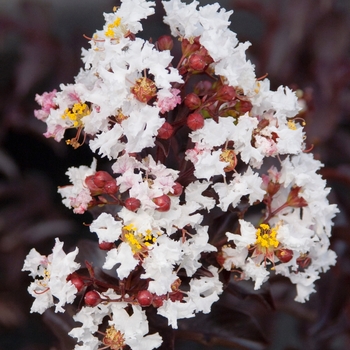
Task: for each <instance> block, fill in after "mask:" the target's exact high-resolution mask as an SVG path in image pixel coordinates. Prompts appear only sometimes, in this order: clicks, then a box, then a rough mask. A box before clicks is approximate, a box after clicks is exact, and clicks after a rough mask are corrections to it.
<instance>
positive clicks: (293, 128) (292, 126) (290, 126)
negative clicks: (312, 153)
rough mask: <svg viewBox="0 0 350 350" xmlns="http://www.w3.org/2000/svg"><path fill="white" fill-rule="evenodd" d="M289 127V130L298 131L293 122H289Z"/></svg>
mask: <svg viewBox="0 0 350 350" xmlns="http://www.w3.org/2000/svg"><path fill="white" fill-rule="evenodd" d="M287 125H288V128H289V129H291V130H296V129H297V127H296V125H295V123H294V121H293V120H288V124H287Z"/></svg>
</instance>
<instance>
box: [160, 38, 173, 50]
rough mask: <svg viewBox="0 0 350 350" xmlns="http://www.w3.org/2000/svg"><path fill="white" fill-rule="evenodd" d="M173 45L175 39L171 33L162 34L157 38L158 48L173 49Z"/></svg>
mask: <svg viewBox="0 0 350 350" xmlns="http://www.w3.org/2000/svg"><path fill="white" fill-rule="evenodd" d="M173 46H174V41H173V38H172V37H171V36H170V35H162V36H161V37H160V38H159V39H158V40H157V48H158V50H159V51H164V50H171V49H172V48H173Z"/></svg>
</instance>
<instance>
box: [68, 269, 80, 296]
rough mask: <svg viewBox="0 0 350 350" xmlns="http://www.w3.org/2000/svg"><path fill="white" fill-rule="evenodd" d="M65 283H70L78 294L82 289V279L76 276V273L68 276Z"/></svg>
mask: <svg viewBox="0 0 350 350" xmlns="http://www.w3.org/2000/svg"><path fill="white" fill-rule="evenodd" d="M67 281H71V282H72V284H73V285H74V287H75V288H76V289H77V291H78V292H80V291H81V290H82V289H83V288H84V281H83V279H82V278H81V277H80V276H79V275H77V274H76V273H73V274H71V275H69V276H68V277H67Z"/></svg>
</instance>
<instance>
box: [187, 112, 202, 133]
mask: <svg viewBox="0 0 350 350" xmlns="http://www.w3.org/2000/svg"><path fill="white" fill-rule="evenodd" d="M187 125H188V127H189V128H190V129H191V130H198V129H201V128H203V126H204V118H203V117H202V115H201V114H200V113H197V112H195V113H191V114H190V115H189V116H188V117H187Z"/></svg>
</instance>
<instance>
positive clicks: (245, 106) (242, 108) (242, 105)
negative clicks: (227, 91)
mask: <svg viewBox="0 0 350 350" xmlns="http://www.w3.org/2000/svg"><path fill="white" fill-rule="evenodd" d="M252 108H253V105H252V104H251V103H250V102H249V101H242V100H240V101H239V102H237V103H236V104H235V110H236V111H237V112H238V113H239V114H240V115H243V114H245V113H247V112H250V111H251V109H252Z"/></svg>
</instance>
